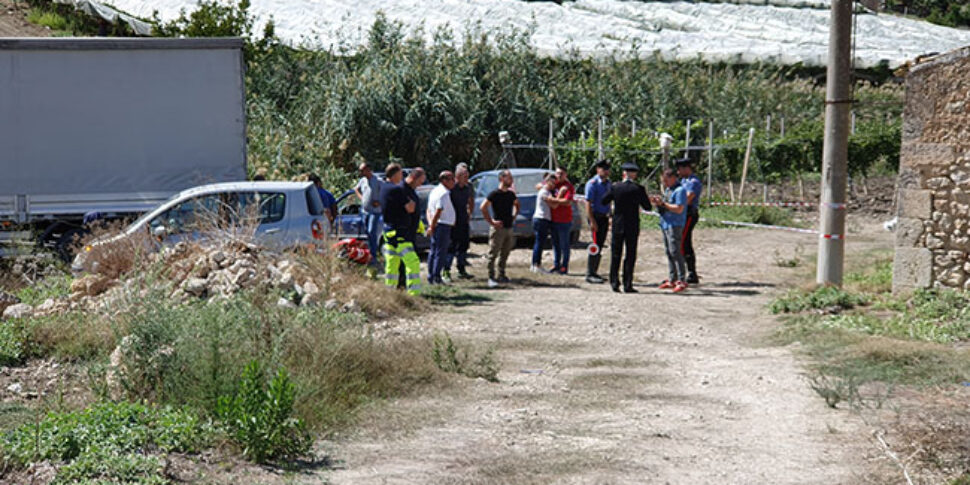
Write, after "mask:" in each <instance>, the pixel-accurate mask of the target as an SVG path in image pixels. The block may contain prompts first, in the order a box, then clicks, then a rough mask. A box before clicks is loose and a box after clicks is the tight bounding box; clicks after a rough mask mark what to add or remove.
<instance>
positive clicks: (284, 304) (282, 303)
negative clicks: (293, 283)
mask: <svg viewBox="0 0 970 485" xmlns="http://www.w3.org/2000/svg"><path fill="white" fill-rule="evenodd" d="M276 306H278V307H280V308H296V303H293V302H292V301H290V299H289V298H283V297H282V296H281V297H280V299H279V300H276Z"/></svg>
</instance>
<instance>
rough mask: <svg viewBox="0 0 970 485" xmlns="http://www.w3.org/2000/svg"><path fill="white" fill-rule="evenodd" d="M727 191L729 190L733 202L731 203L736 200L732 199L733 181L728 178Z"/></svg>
mask: <svg viewBox="0 0 970 485" xmlns="http://www.w3.org/2000/svg"><path fill="white" fill-rule="evenodd" d="M728 192H730V194H731V203H732V204H733V203H735V202H737V201H736V200H735V199H734V181H733V180H728Z"/></svg>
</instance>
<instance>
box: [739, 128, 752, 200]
mask: <svg viewBox="0 0 970 485" xmlns="http://www.w3.org/2000/svg"><path fill="white" fill-rule="evenodd" d="M753 143H754V128H751V129H750V130H748V149H747V150H746V151H745V152H744V165H743V166H742V168H741V187H740V188H739V189H738V201H741V202H743V201H744V182H745V180H746V179H747V178H748V162H749V161H751V145H752V144H753Z"/></svg>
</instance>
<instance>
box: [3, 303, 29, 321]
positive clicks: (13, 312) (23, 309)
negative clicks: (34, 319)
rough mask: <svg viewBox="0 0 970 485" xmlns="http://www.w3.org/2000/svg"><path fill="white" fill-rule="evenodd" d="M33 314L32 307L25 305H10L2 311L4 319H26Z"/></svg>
mask: <svg viewBox="0 0 970 485" xmlns="http://www.w3.org/2000/svg"><path fill="white" fill-rule="evenodd" d="M33 314H34V307H32V306H30V305H28V304H26V303H17V304H16V305H10V306H8V307H7V308H6V309H5V310H4V311H3V318H4V319H17V318H28V317H30V316H31V315H33Z"/></svg>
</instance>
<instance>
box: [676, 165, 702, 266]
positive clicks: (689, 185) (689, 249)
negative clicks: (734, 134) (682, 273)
mask: <svg viewBox="0 0 970 485" xmlns="http://www.w3.org/2000/svg"><path fill="white" fill-rule="evenodd" d="M677 175H678V176H679V177H680V186H681V187H683V188H684V190H685V191H686V192H687V220H686V221H685V222H684V233H683V235H682V236H683V237H682V238H681V246H682V247H681V250H682V251H681V252H683V253H684V261H685V262H686V263H687V283H688V284H691V285H696V284H698V283H700V278H698V276H697V258H696V256H695V255H694V226H696V225H697V221H698V219H700V206H701V190H702V189H703V187H704V184H702V183H701V179H700V178H698V177H697V175H695V174H694V169H693V167H691V164H690V158H681V159H680V160H677Z"/></svg>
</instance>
